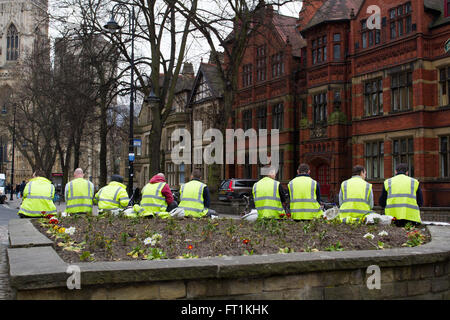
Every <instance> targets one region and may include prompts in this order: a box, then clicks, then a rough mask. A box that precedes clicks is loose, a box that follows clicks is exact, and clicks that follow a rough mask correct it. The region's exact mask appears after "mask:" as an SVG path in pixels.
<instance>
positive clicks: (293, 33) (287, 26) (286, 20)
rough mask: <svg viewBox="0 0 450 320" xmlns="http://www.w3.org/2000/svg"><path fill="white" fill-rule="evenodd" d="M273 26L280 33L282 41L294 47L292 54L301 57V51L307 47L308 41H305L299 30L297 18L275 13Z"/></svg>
mask: <svg viewBox="0 0 450 320" xmlns="http://www.w3.org/2000/svg"><path fill="white" fill-rule="evenodd" d="M273 24H274V26H275V29H276V30H277V31H278V34H279V35H280V37H281V39H282V40H283V41H284V42H288V41H289V43H290V44H291V45H292V53H293V55H294V56H297V57H299V56H300V54H301V51H300V49H301V48H303V47H305V46H306V40H305V39H303V37H302V36H301V34H300V32H299V31H298V30H297V28H296V25H297V18H294V17H288V16H283V15H281V14H279V13H276V12H274V13H273Z"/></svg>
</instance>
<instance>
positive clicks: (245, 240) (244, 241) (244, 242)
mask: <svg viewBox="0 0 450 320" xmlns="http://www.w3.org/2000/svg"><path fill="white" fill-rule="evenodd" d="M249 242H250V240H248V239H244V240H243V241H242V243H243V244H249Z"/></svg>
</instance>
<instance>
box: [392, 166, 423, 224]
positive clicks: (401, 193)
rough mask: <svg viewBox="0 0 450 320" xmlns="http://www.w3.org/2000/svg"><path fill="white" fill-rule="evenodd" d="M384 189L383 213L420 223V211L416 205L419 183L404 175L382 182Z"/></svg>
mask: <svg viewBox="0 0 450 320" xmlns="http://www.w3.org/2000/svg"><path fill="white" fill-rule="evenodd" d="M384 188H385V189H386V192H387V194H388V196H387V200H386V208H385V209H384V213H385V214H386V215H389V216H392V217H395V218H397V219H398V220H400V219H405V220H410V221H415V222H419V223H421V219H420V209H419V206H418V205H417V200H416V192H417V189H418V188H419V181H417V180H416V179H414V178H411V177H408V176H407V175H404V174H398V175H396V176H395V177H392V178H390V179H387V180H385V181H384Z"/></svg>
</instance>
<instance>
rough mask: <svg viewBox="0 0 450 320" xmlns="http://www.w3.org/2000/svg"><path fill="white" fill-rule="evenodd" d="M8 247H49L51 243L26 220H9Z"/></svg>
mask: <svg viewBox="0 0 450 320" xmlns="http://www.w3.org/2000/svg"><path fill="white" fill-rule="evenodd" d="M8 231H9V247H10V248H23V247H38V246H49V245H50V246H51V245H52V244H53V241H52V240H50V239H49V238H47V237H46V236H45V235H43V234H42V233H41V232H40V231H39V230H37V229H36V228H35V227H34V225H33V224H32V223H31V221H29V220H28V219H11V220H9V223H8Z"/></svg>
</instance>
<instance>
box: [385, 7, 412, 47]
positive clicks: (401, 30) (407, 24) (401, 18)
mask: <svg viewBox="0 0 450 320" xmlns="http://www.w3.org/2000/svg"><path fill="white" fill-rule="evenodd" d="M411 11H412V6H411V2H407V3H405V4H402V5H400V6H398V7H397V8H393V9H391V10H390V11H389V18H390V24H389V25H390V38H391V40H392V39H395V38H397V37H401V36H403V35H405V34H408V33H410V32H411V31H412V18H411Z"/></svg>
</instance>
